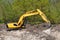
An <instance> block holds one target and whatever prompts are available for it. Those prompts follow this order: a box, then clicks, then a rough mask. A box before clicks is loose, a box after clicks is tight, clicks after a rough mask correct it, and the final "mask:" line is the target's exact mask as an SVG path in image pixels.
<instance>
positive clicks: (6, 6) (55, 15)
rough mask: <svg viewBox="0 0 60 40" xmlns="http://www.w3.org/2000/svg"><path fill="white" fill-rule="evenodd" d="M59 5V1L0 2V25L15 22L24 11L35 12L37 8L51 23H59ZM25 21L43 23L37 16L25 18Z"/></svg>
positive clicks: (25, 0)
mask: <svg viewBox="0 0 60 40" xmlns="http://www.w3.org/2000/svg"><path fill="white" fill-rule="evenodd" d="M59 5H60V1H59V0H55V1H54V0H52V1H50V0H34V1H33V0H11V1H10V0H4V1H3V0H0V14H2V16H1V15H0V16H1V17H0V23H1V22H17V21H18V19H19V17H20V16H21V15H22V14H24V13H25V12H26V11H30V10H36V9H37V8H39V9H40V10H41V11H42V12H44V13H45V14H46V16H47V18H48V19H49V20H50V21H51V23H60V21H59V20H60V16H59V15H60V14H59V13H60V6H59ZM34 19H36V20H34ZM26 20H27V22H29V23H32V24H35V23H36V24H37V23H41V22H44V21H43V20H42V18H41V17H40V16H38V15H37V16H31V17H27V18H26Z"/></svg>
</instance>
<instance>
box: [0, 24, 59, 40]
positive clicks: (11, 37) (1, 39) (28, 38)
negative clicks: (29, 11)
mask: <svg viewBox="0 0 60 40" xmlns="http://www.w3.org/2000/svg"><path fill="white" fill-rule="evenodd" d="M4 26H5V24H0V27H4ZM0 40H60V24H58V25H54V27H53V28H47V29H45V28H43V27H42V24H39V25H30V24H26V28H25V29H22V30H12V31H6V30H5V29H4V30H3V29H1V28H0Z"/></svg>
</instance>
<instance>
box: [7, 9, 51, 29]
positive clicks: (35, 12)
mask: <svg viewBox="0 0 60 40" xmlns="http://www.w3.org/2000/svg"><path fill="white" fill-rule="evenodd" d="M33 15H40V16H41V17H42V19H43V20H44V21H45V22H46V23H49V24H51V23H50V21H49V20H48V19H47V17H46V16H45V14H44V13H43V12H42V11H41V10H39V9H36V10H32V11H28V12H26V13H25V14H23V15H22V16H20V19H19V21H18V22H16V23H7V27H8V28H9V29H16V28H21V27H22V25H23V23H24V18H26V17H28V16H33Z"/></svg>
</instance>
